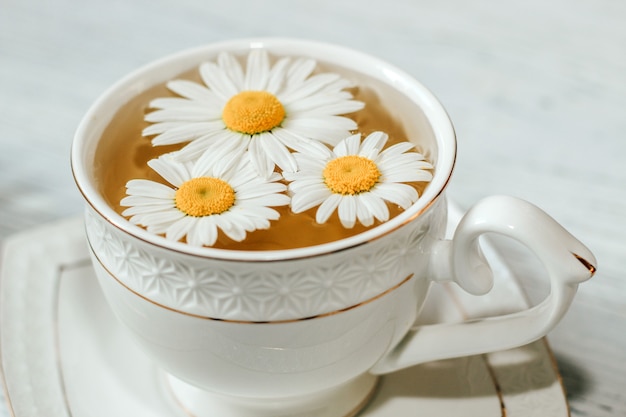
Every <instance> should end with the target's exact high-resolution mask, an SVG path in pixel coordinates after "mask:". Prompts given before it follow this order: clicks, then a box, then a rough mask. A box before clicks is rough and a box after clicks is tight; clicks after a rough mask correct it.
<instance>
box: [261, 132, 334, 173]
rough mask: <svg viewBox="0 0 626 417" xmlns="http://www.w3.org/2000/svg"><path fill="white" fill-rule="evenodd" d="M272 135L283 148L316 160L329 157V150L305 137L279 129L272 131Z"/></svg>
mask: <svg viewBox="0 0 626 417" xmlns="http://www.w3.org/2000/svg"><path fill="white" fill-rule="evenodd" d="M272 134H273V135H274V137H276V138H277V139H278V140H280V141H281V142H282V143H283V144H284V145H285V146H287V147H288V148H291V149H293V150H295V151H297V152H301V153H304V154H307V155H310V156H315V157H316V158H318V159H327V158H329V157H330V156H331V152H330V149H328V147H326V146H324V145H322V144H321V143H320V142H318V141H315V140H312V139H309V138H308V137H305V136H298V135H295V134H294V133H293V132H290V131H289V130H287V129H283V128H280V127H279V128H276V129H274V130H272ZM296 163H297V160H296ZM298 165H299V164H298Z"/></svg>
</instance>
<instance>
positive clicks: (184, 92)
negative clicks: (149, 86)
mask: <svg viewBox="0 0 626 417" xmlns="http://www.w3.org/2000/svg"><path fill="white" fill-rule="evenodd" d="M167 88H168V89H169V90H170V91H172V92H174V93H176V94H178V95H180V96H183V97H185V98H187V99H190V100H193V101H198V102H200V103H207V104H210V103H214V102H215V96H214V94H213V93H211V90H209V89H208V88H206V87H204V86H202V85H200V84H198V83H194V82H192V81H187V80H173V81H169V82H168V83H167Z"/></svg>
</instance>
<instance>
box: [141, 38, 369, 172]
mask: <svg viewBox="0 0 626 417" xmlns="http://www.w3.org/2000/svg"><path fill="white" fill-rule="evenodd" d="M315 68H316V62H315V61H314V60H312V59H304V58H299V59H292V58H288V57H284V58H280V59H278V60H277V61H276V62H275V63H274V64H273V65H271V64H270V58H269V55H268V53H267V51H265V50H262V49H254V50H252V51H251V52H250V54H249V55H248V57H247V63H246V68H245V71H244V69H243V68H242V66H241V65H240V64H239V62H238V61H237V59H236V58H235V57H234V56H233V55H231V54H228V53H221V54H219V56H218V58H217V62H206V63H203V64H202V65H200V67H199V73H200V77H201V79H202V82H203V84H199V83H195V82H192V81H187V80H174V81H170V82H169V83H167V87H168V89H169V90H171V91H172V92H174V93H176V94H177V95H179V96H180V97H172V98H158V99H155V100H153V101H152V102H151V103H150V107H151V108H154V109H156V110H154V111H152V112H150V113H148V114H147V115H146V116H145V120H146V121H148V122H151V123H153V124H152V125H150V126H148V127H147V128H145V129H144V131H143V135H144V136H153V135H155V136H154V137H153V138H152V143H153V145H170V144H177V143H184V142H190V143H189V144H187V145H186V146H185V147H184V148H183V149H182V150H181V151H180V153H179V154H178V157H179V158H181V160H190V159H193V158H196V157H198V156H199V155H200V154H202V153H203V152H204V151H205V150H206V149H207V148H212V149H214V148H216V147H220V148H224V147H228V146H232V147H237V146H239V144H240V143H244V144H245V146H246V148H247V149H248V150H249V151H250V154H251V161H252V164H253V166H254V167H255V169H256V171H257V172H258V173H259V174H260V175H262V176H264V177H269V176H270V175H271V174H272V172H273V171H274V168H275V166H276V165H278V166H279V167H280V168H281V169H282V170H283V171H285V172H294V171H296V170H297V164H296V161H295V159H294V157H293V155H292V153H291V152H290V150H289V149H293V150H295V151H299V152H307V153H311V152H318V153H319V152H320V149H321V148H322V147H323V146H324V145H322V144H321V143H320V142H325V143H328V144H330V145H335V144H336V143H337V142H338V141H339V140H341V139H343V138H344V137H346V136H347V135H348V134H349V131H351V130H355V129H356V127H357V126H356V123H355V122H354V121H353V120H351V119H349V118H347V117H343V116H340V115H343V114H347V113H352V112H355V111H357V110H360V109H362V108H363V106H364V104H363V103H362V102H360V101H356V100H353V97H352V95H351V94H350V93H349V92H348V91H345V89H346V88H348V87H350V86H351V84H350V82H349V81H348V80H346V79H343V78H341V77H340V76H339V75H337V74H332V73H319V74H314V70H315ZM322 151H323V150H322Z"/></svg>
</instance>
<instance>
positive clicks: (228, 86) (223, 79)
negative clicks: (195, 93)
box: [199, 62, 238, 102]
mask: <svg viewBox="0 0 626 417" xmlns="http://www.w3.org/2000/svg"><path fill="white" fill-rule="evenodd" d="M199 72H200V77H201V78H202V81H204V83H205V84H206V85H207V87H209V89H210V90H211V91H212V92H213V93H214V94H215V95H216V96H217V97H218V98H219V99H220V100H223V101H224V102H226V101H228V99H229V98H230V97H232V96H234V95H235V94H237V92H238V90H237V87H235V84H234V83H233V81H232V80H231V79H230V78H229V77H228V75H227V74H226V73H224V71H223V70H222V68H220V67H219V66H217V65H216V64H214V63H213V62H205V63H203V64H202V65H200V68H199Z"/></svg>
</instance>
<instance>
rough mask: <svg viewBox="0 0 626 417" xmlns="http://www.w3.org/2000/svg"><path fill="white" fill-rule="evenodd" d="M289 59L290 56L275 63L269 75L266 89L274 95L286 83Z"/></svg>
mask: <svg viewBox="0 0 626 417" xmlns="http://www.w3.org/2000/svg"><path fill="white" fill-rule="evenodd" d="M289 61H290V60H289V58H281V59H279V60H278V61H277V62H276V64H274V66H273V67H272V69H271V70H270V73H269V75H268V81H267V86H266V87H265V90H266V91H268V92H270V93H272V94H274V95H276V94H277V92H278V91H280V88H281V87H282V85H283V84H284V83H285V74H286V73H287V70H288V68H287V66H288V65H289Z"/></svg>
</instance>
